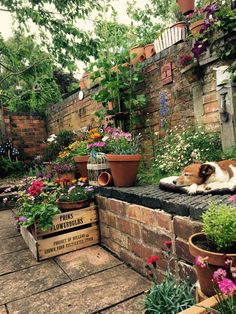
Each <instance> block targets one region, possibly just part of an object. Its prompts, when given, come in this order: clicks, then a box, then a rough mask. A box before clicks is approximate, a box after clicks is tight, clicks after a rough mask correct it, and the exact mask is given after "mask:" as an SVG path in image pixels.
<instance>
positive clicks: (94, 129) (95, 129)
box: [88, 128, 98, 134]
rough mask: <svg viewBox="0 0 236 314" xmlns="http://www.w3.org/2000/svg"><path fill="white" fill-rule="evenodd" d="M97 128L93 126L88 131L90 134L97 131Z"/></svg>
mask: <svg viewBox="0 0 236 314" xmlns="http://www.w3.org/2000/svg"><path fill="white" fill-rule="evenodd" d="M97 130H98V129H97V128H93V129H91V130H90V131H88V132H89V134H92V133H95V132H97Z"/></svg>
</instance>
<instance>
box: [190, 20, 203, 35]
mask: <svg viewBox="0 0 236 314" xmlns="http://www.w3.org/2000/svg"><path fill="white" fill-rule="evenodd" d="M203 25H204V20H199V21H196V22H194V23H192V24H190V26H189V29H190V32H191V34H192V35H193V36H197V35H198V34H199V32H200V30H201V29H202V27H203Z"/></svg>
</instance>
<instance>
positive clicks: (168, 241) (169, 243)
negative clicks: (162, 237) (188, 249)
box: [163, 240, 172, 249]
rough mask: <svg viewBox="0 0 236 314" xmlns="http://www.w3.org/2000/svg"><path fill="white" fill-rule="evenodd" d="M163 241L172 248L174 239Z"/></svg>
mask: <svg viewBox="0 0 236 314" xmlns="http://www.w3.org/2000/svg"><path fill="white" fill-rule="evenodd" d="M163 243H164V245H166V246H167V248H168V249H170V248H171V246H172V241H171V240H166V241H164V242H163Z"/></svg>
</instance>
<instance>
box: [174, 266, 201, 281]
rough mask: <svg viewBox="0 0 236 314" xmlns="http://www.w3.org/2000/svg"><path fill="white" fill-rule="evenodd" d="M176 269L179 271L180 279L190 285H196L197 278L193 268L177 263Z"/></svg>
mask: <svg viewBox="0 0 236 314" xmlns="http://www.w3.org/2000/svg"><path fill="white" fill-rule="evenodd" d="M178 269H179V277H180V278H181V279H184V280H187V281H189V282H190V284H195V283H196V281H197V276H196V272H195V269H194V268H193V266H191V265H189V264H186V263H184V262H181V261H180V262H179V263H178Z"/></svg>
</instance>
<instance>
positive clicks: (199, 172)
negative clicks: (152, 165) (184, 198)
mask: <svg viewBox="0 0 236 314" xmlns="http://www.w3.org/2000/svg"><path fill="white" fill-rule="evenodd" d="M173 183H174V184H176V186H184V187H186V189H187V191H188V193H189V194H195V193H196V192H197V190H198V187H199V186H200V185H204V190H211V189H215V188H222V187H224V188H225V187H228V188H230V189H231V188H233V187H234V186H235V185H236V160H223V161H219V162H207V163H201V162H196V163H193V164H191V165H189V166H188V167H186V168H185V169H184V170H183V172H182V174H181V175H180V176H179V177H178V178H177V179H176V180H174V182H173Z"/></svg>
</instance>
